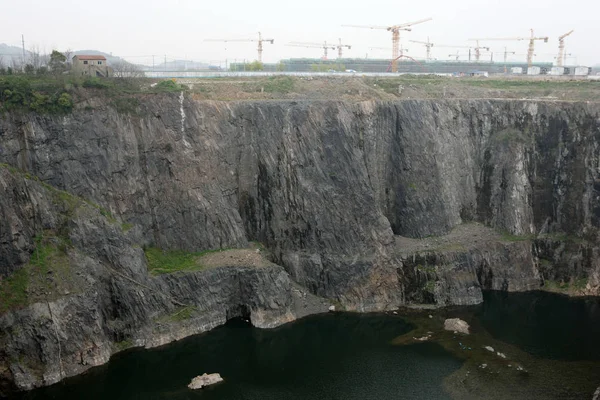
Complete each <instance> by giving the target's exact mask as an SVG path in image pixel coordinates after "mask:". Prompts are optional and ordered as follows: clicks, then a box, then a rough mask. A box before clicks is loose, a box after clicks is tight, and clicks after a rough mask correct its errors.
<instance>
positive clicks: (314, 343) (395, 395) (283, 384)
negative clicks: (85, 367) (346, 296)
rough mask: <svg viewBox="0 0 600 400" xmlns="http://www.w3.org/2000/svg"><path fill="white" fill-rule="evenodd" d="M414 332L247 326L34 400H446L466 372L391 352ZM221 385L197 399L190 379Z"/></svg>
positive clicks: (347, 320)
mask: <svg viewBox="0 0 600 400" xmlns="http://www.w3.org/2000/svg"><path fill="white" fill-rule="evenodd" d="M409 329H410V326H409V325H408V324H407V323H406V322H405V321H404V320H403V319H401V318H399V317H396V316H390V315H384V314H382V315H377V314H370V315H369V314H350V313H343V314H328V315H319V316H312V317H308V318H305V319H303V320H301V321H297V322H294V323H291V324H288V325H285V326H283V327H280V328H277V329H272V330H262V329H256V328H253V327H251V326H250V325H249V324H247V323H244V322H243V321H239V320H237V321H231V322H230V323H228V324H227V325H225V326H223V327H220V328H217V329H215V330H213V331H211V332H208V333H206V334H203V335H199V336H196V337H192V338H188V339H185V340H182V341H180V342H177V343H173V344H170V345H168V346H165V347H162V348H160V349H154V350H138V351H135V350H134V351H130V352H128V353H125V354H120V355H117V356H115V357H113V359H112V360H111V362H110V363H109V364H108V365H106V366H104V367H100V368H97V369H94V370H92V371H90V373H88V374H85V375H84V376H81V377H76V378H73V379H70V380H67V381H66V382H65V383H61V384H57V385H55V386H52V387H50V388H45V389H42V390H39V391H34V392H31V393H29V396H27V397H24V398H27V399H110V400H117V399H203V400H208V399H248V400H254V399H256V400H259V399H261V400H269V399H290V400H293V399H323V400H326V399H369V398H373V399H399V398H410V399H423V400H426V399H427V400H431V399H448V398H449V396H448V395H447V394H445V393H444V391H443V389H442V386H441V381H442V379H443V377H444V376H446V375H448V374H450V373H452V372H453V371H455V370H457V369H458V368H460V366H461V362H460V361H458V360H456V359H455V358H453V357H452V356H451V355H450V354H449V353H447V352H446V351H445V350H443V348H442V347H441V346H439V345H437V344H435V343H424V344H419V345H415V346H403V347H398V346H392V345H391V344H390V341H391V339H393V338H394V337H395V336H397V335H398V334H401V333H404V332H407V331H408V330H409ZM204 372H209V373H210V372H219V373H220V374H221V375H222V376H223V378H224V379H225V382H224V383H221V384H219V385H215V386H212V387H209V388H207V389H203V390H201V391H195V392H194V391H191V390H188V389H187V387H186V386H187V384H188V383H189V382H190V380H191V378H193V377H194V376H196V375H200V374H202V373H204Z"/></svg>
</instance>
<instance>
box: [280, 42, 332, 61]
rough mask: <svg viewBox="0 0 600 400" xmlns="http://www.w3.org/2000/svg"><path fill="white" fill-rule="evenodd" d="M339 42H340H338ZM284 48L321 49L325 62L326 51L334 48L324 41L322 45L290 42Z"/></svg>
mask: <svg viewBox="0 0 600 400" xmlns="http://www.w3.org/2000/svg"><path fill="white" fill-rule="evenodd" d="M340 42H341V40H340ZM286 46H293V47H308V48H311V47H312V48H320V49H323V57H322V58H323V59H324V60H327V52H328V50H335V49H336V46H334V45H331V44H327V41H324V42H323V43H310V42H290V43H288V44H286Z"/></svg>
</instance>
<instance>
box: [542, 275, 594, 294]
mask: <svg viewBox="0 0 600 400" xmlns="http://www.w3.org/2000/svg"><path fill="white" fill-rule="evenodd" d="M587 284H588V279H587V278H573V279H571V280H570V281H553V280H544V286H543V287H544V289H546V290H548V291H551V292H558V293H567V294H572V293H580V292H581V291H583V290H584V289H585V287H586V286H587Z"/></svg>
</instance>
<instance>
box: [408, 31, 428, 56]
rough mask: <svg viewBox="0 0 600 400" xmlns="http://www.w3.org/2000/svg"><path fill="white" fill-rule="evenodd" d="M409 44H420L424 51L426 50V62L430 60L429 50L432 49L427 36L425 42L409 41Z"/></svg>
mask: <svg viewBox="0 0 600 400" xmlns="http://www.w3.org/2000/svg"><path fill="white" fill-rule="evenodd" d="M409 42H413V43H418V44H422V45H424V46H425V49H427V58H426V59H427V60H428V61H429V60H431V48H432V47H433V43H431V42H430V41H429V36H427V41H426V42H422V41H420V40H409Z"/></svg>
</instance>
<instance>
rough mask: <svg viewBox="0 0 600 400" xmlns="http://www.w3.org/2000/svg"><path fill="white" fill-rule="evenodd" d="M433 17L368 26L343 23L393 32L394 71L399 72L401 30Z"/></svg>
mask: <svg viewBox="0 0 600 400" xmlns="http://www.w3.org/2000/svg"><path fill="white" fill-rule="evenodd" d="M432 19H433V18H425V19H421V20H418V21H414V22H407V23H405V24H399V25H391V26H368V25H342V26H345V27H348V28H366V29H385V30H386V31H389V32H392V72H398V64H397V60H398V57H399V56H400V51H399V50H400V49H399V46H400V31H411V30H412V29H411V28H410V27H411V26H413V25H417V24H421V23H423V22H427V21H431V20H432Z"/></svg>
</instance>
